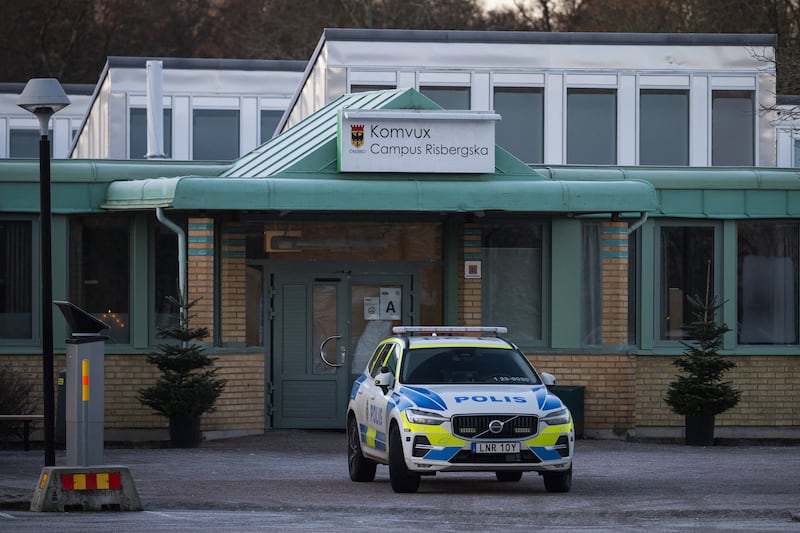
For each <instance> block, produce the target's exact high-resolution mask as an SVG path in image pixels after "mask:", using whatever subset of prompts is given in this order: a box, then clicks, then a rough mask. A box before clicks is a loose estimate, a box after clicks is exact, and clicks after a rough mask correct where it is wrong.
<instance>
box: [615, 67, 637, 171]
mask: <svg viewBox="0 0 800 533" xmlns="http://www.w3.org/2000/svg"><path fill="white" fill-rule="evenodd" d="M638 100H639V91H638V90H637V88H636V76H635V75H632V74H626V75H623V76H620V77H619V87H618V88H617V164H619V165H635V164H637V148H636V146H637V144H636V138H637V131H638V120H637V116H638V115H637V112H636V111H637V109H638V108H639V105H638Z"/></svg>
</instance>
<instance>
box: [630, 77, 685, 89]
mask: <svg viewBox="0 0 800 533" xmlns="http://www.w3.org/2000/svg"><path fill="white" fill-rule="evenodd" d="M689 81H690V78H689V76H666V75H665V76H651V75H643V76H639V86H640V87H648V88H649V87H653V88H672V87H686V88H688V87H689Z"/></svg>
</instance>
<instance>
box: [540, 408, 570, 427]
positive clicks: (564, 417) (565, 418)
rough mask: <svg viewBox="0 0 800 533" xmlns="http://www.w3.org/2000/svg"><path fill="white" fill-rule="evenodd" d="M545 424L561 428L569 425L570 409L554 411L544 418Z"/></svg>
mask: <svg viewBox="0 0 800 533" xmlns="http://www.w3.org/2000/svg"><path fill="white" fill-rule="evenodd" d="M543 420H544V423H545V424H547V425H548V426H561V425H563V424H569V409H567V408H566V407H564V408H562V409H559V410H558V411H554V412H552V413H550V414H549V415H547V416H545V417H544V418H543Z"/></svg>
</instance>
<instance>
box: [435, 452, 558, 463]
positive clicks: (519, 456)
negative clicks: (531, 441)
mask: <svg viewBox="0 0 800 533" xmlns="http://www.w3.org/2000/svg"><path fill="white" fill-rule="evenodd" d="M450 462H451V463H453V464H477V463H481V464H492V463H497V464H501V463H513V464H519V463H530V464H537V463H541V462H542V460H541V459H539V458H538V457H537V456H536V454H534V453H533V452H532V451H530V450H527V449H525V450H522V451H520V452H519V453H481V454H474V453H472V452H470V451H469V450H461V451H460V452H458V453H457V454H455V455H454V456H453V458H452V459H450Z"/></svg>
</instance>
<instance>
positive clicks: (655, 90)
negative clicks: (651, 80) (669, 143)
mask: <svg viewBox="0 0 800 533" xmlns="http://www.w3.org/2000/svg"><path fill="white" fill-rule="evenodd" d="M659 94H660V95H678V94H680V95H681V96H685V97H686V115H685V118H686V130H685V135H686V146H685V147H684V148H685V151H686V154H685V155H686V159H685V162H683V163H664V162H653V163H649V162H648V163H644V162H642V146H643V137H642V131H643V129H644V128H643V124H644V123H645V120H644V118H645V117H644V108H645V106H643V105H642V97H643V96H646V95H659ZM691 100H692V95H691V91H690V90H689V89H688V88H683V87H670V88H659V87H640V88H639V95H638V102H637V105H638V106H639V120H638V124H637V128H638V135H637V153H636V157H637V161H638V164H639V165H641V166H671V167H686V166H689V164H690V161H691V147H692V120H691V110H692V101H691Z"/></svg>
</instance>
